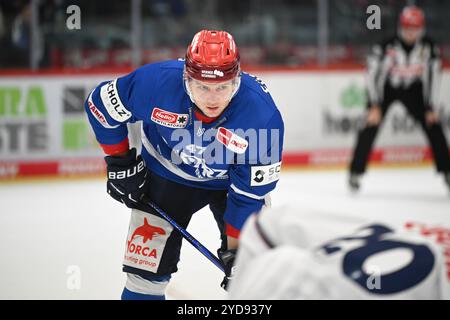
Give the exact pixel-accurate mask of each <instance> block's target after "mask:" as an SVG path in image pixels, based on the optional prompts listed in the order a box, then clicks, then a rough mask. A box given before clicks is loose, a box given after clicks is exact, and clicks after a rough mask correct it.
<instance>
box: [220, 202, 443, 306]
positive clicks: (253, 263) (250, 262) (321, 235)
mask: <svg viewBox="0 0 450 320" xmlns="http://www.w3.org/2000/svg"><path fill="white" fill-rule="evenodd" d="M446 213H447V212H442V213H439V214H431V213H430V212H424V214H423V215H418V214H415V215H412V214H411V213H410V212H407V211H404V212H398V211H396V212H395V214H394V213H393V212H371V213H368V212H364V213H362V212H358V214H355V213H352V214H350V213H348V212H345V210H339V211H338V210H331V209H330V211H324V210H311V209H309V208H303V207H302V206H297V207H293V204H290V206H289V207H287V206H286V207H278V208H276V209H274V208H266V209H263V210H262V212H261V213H260V214H259V215H252V216H251V217H250V218H249V219H248V220H247V222H246V223H245V225H244V228H243V231H242V233H241V238H240V245H239V252H238V255H237V259H236V268H237V272H236V274H235V277H234V278H233V280H232V281H231V283H230V287H229V291H228V295H229V297H230V298H231V299H258V300H259V299H277V300H278V299H280V300H281V299H450V225H449V223H448V217H446V215H445V214H446Z"/></svg>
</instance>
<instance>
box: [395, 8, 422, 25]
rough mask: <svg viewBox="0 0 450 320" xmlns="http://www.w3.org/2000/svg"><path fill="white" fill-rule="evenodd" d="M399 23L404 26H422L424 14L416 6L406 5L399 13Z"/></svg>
mask: <svg viewBox="0 0 450 320" xmlns="http://www.w3.org/2000/svg"><path fill="white" fill-rule="evenodd" d="M400 25H401V26H402V27H404V28H408V27H414V28H423V27H424V26H425V15H424V14H423V11H422V9H420V8H418V7H416V6H407V7H405V8H404V9H403V10H402V13H401V14H400Z"/></svg>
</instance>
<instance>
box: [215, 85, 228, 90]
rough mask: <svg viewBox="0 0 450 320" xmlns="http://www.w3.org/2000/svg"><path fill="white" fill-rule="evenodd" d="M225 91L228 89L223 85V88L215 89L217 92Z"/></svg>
mask: <svg viewBox="0 0 450 320" xmlns="http://www.w3.org/2000/svg"><path fill="white" fill-rule="evenodd" d="M226 89H228V86H226V85H224V86H220V87H218V88H217V91H224V90H226Z"/></svg>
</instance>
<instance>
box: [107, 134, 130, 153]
mask: <svg viewBox="0 0 450 320" xmlns="http://www.w3.org/2000/svg"><path fill="white" fill-rule="evenodd" d="M100 146H101V147H102V148H103V151H104V152H105V153H106V154H107V155H110V156H113V155H115V154H118V153H122V152H126V151H128V150H129V149H130V145H129V143H128V137H126V138H125V139H124V140H123V141H122V142H119V143H116V144H101V143H100Z"/></svg>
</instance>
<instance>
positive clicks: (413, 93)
mask: <svg viewBox="0 0 450 320" xmlns="http://www.w3.org/2000/svg"><path fill="white" fill-rule="evenodd" d="M440 73H441V60H440V55H439V49H438V48H437V46H436V45H435V44H434V43H433V42H432V41H431V40H430V39H429V38H428V37H425V16H424V13H423V11H422V10H421V9H420V8H418V7H416V6H407V7H405V8H404V9H403V11H402V12H401V15H400V19H399V28H398V35H397V36H395V37H393V38H391V39H389V40H387V41H385V42H384V43H383V44H379V45H375V46H374V48H373V50H372V53H371V54H370V55H369V58H368V77H367V78H368V93H369V101H368V108H369V109H368V114H367V120H366V125H365V127H364V128H363V129H362V130H361V131H360V132H359V134H358V137H357V142H356V146H355V149H354V154H353V159H352V161H351V165H350V175H349V185H350V188H351V189H352V190H355V191H356V190H358V189H359V187H360V180H361V176H362V174H363V173H364V172H365V171H366V166H367V162H368V160H369V156H370V151H371V150H372V146H373V142H374V140H375V137H376V134H377V132H378V129H379V127H380V125H381V122H382V120H383V118H384V116H385V115H386V112H387V111H388V108H389V106H390V105H391V104H392V103H393V102H395V101H400V102H401V103H402V104H403V105H404V106H405V107H406V109H407V111H408V113H409V114H410V115H411V116H412V117H413V118H414V119H415V120H416V121H417V122H418V123H419V124H420V126H421V127H422V129H423V130H424V132H425V134H426V137H427V139H428V142H429V144H430V146H431V150H432V153H433V156H434V162H435V165H436V169H437V171H438V172H440V173H442V174H443V176H444V181H445V183H446V184H447V186H448V187H449V189H450V157H449V150H448V146H447V141H446V137H445V135H444V133H443V130H442V126H441V124H440V122H439V117H438V114H437V108H438V99H439V79H440Z"/></svg>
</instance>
